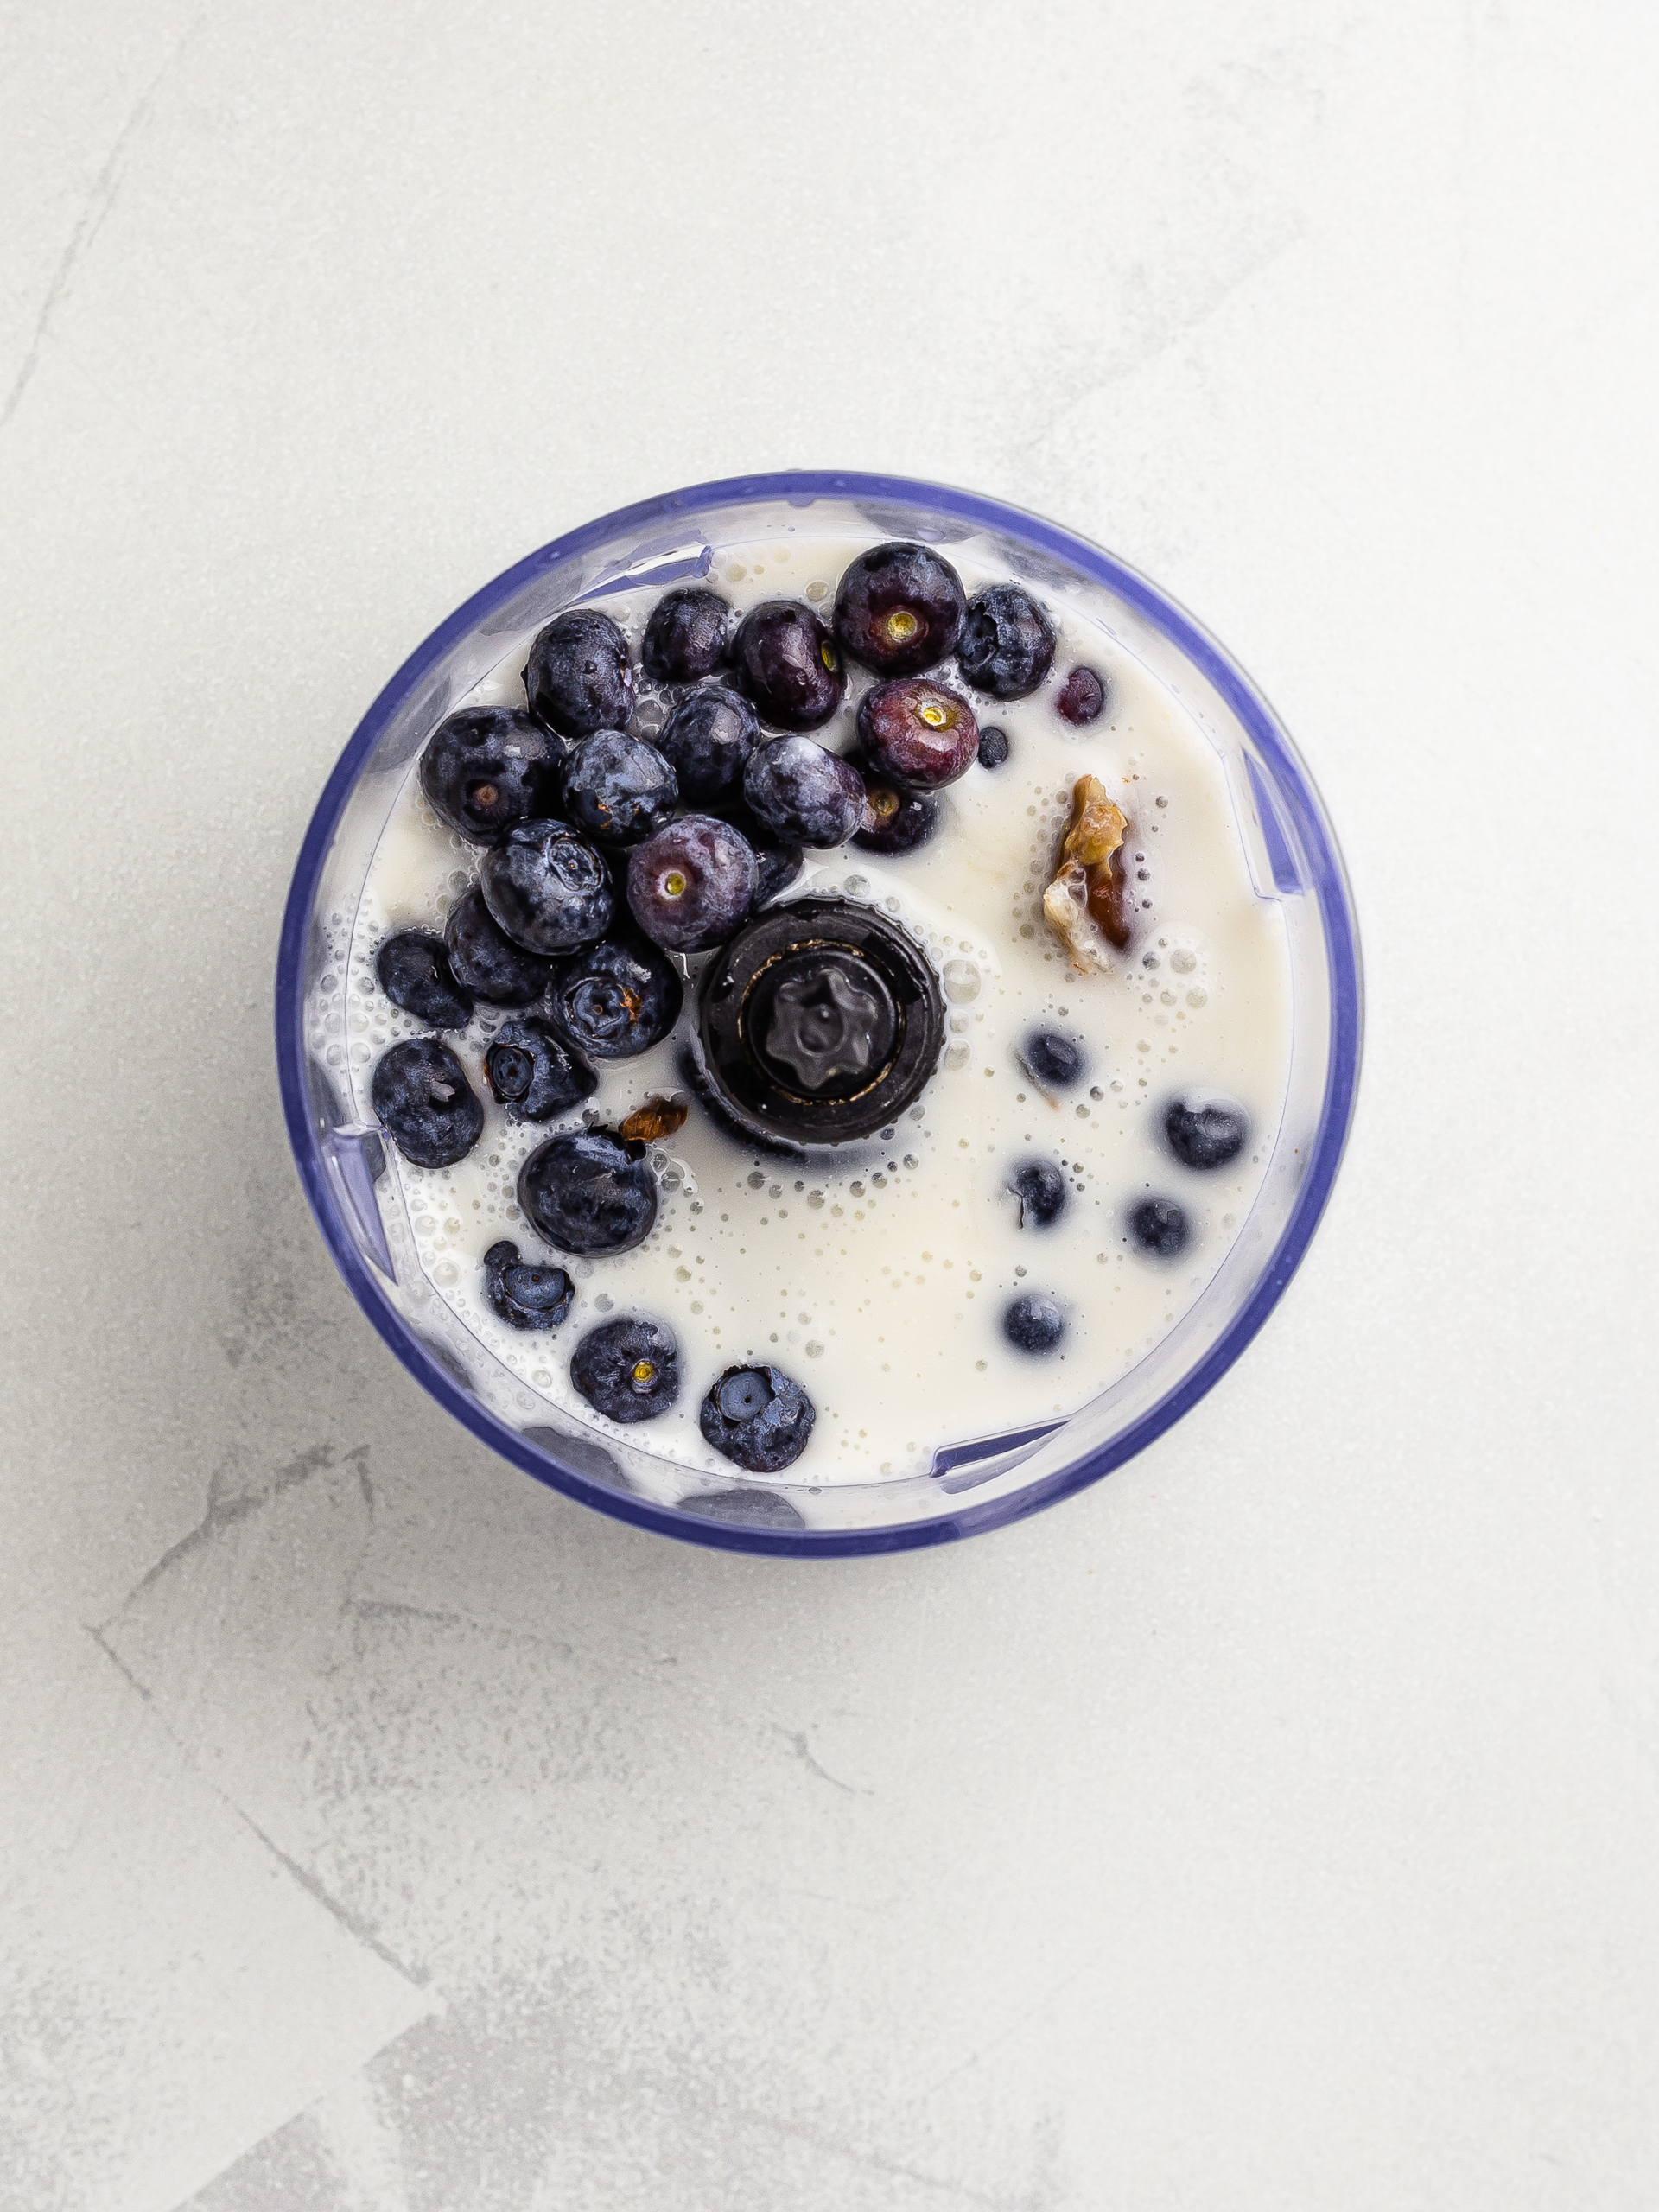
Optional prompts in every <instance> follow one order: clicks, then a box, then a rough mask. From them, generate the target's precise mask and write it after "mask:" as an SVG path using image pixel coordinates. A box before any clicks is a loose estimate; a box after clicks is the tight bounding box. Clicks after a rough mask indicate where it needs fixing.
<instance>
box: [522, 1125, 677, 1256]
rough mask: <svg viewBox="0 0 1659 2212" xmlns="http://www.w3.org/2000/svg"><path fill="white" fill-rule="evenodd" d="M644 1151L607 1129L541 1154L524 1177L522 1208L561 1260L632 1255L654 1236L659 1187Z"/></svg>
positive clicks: (551, 1145)
mask: <svg viewBox="0 0 1659 2212" xmlns="http://www.w3.org/2000/svg"><path fill="white" fill-rule="evenodd" d="M518 1204H519V1205H520V1206H521V1207H522V1208H523V1209H524V1218H525V1220H526V1221H527V1222H529V1224H530V1225H531V1228H532V1229H533V1230H535V1231H536V1233H537V1236H541V1237H543V1238H544V1239H545V1241H546V1242H547V1243H550V1245H552V1247H553V1249H555V1251H557V1252H574V1253H576V1254H578V1255H584V1256H591V1255H600V1254H602V1253H608V1252H627V1251H631V1250H632V1248H633V1247H634V1246H635V1245H636V1244H639V1243H643V1242H644V1240H645V1238H646V1237H647V1236H649V1235H650V1234H651V1228H652V1223H653V1222H654V1221H655V1220H656V1218H657V1185H656V1182H655V1180H654V1179H653V1178H652V1172H651V1170H650V1168H649V1167H648V1166H646V1164H645V1147H644V1145H640V1144H633V1145H629V1144H624V1143H623V1142H622V1141H621V1139H620V1137H615V1136H613V1135H611V1133H610V1131H609V1130H608V1129H575V1130H572V1131H570V1132H569V1133H568V1134H567V1135H563V1136H556V1137H549V1139H548V1140H547V1141H546V1143H545V1144H539V1145H537V1147H536V1149H535V1151H534V1152H532V1153H531V1155H530V1157H529V1159H528V1160H525V1162H524V1166H522V1167H521V1168H520V1169H519V1171H518Z"/></svg>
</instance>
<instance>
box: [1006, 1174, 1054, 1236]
mask: <svg viewBox="0 0 1659 2212" xmlns="http://www.w3.org/2000/svg"><path fill="white" fill-rule="evenodd" d="M1008 1188H1009V1189H1010V1190H1011V1191H1012V1192H1014V1197H1015V1198H1018V1199H1019V1201H1020V1227H1021V1229H1046V1228H1047V1227H1048V1225H1049V1224H1050V1222H1052V1221H1058V1219H1059V1217H1060V1216H1061V1214H1062V1213H1064V1212H1065V1176H1064V1175H1063V1174H1062V1173H1060V1171H1059V1169H1058V1167H1057V1166H1055V1165H1054V1163H1053V1161H1052V1160H1027V1162H1026V1163H1025V1165H1024V1166H1023V1167H1019V1168H1016V1169H1015V1171H1014V1174H1013V1176H1012V1177H1011V1178H1010V1179H1009V1183H1008Z"/></svg>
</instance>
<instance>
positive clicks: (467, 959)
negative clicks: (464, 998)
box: [443, 884, 553, 1006]
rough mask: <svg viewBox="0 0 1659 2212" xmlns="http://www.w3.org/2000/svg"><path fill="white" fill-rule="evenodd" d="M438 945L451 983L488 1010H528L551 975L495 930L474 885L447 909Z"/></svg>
mask: <svg viewBox="0 0 1659 2212" xmlns="http://www.w3.org/2000/svg"><path fill="white" fill-rule="evenodd" d="M443 944H444V950H445V951H446V952H448V955H449V965H450V967H451V968H452V969H454V975H455V978H456V981H457V982H460V983H461V986H462V987H463V988H465V989H467V990H469V991H471V992H473V993H474V995H476V996H477V997H479V998H480V999H488V1000H489V1001H490V1003H491V1004H492V1006H530V1005H531V1004H532V1003H533V1002H534V1001H536V1000H537V999H538V998H540V996H541V995H542V993H543V991H544V990H545V989H546V988H547V986H548V982H549V979H550V976H551V975H552V972H553V971H552V969H551V968H550V966H549V964H548V963H547V962H546V961H545V960H538V959H537V958H536V957H535V955H534V954H533V953H529V952H526V951H525V950H524V947H523V946H522V945H519V944H514V943H513V941H512V938H510V937H509V936H508V935H507V934H506V932H505V931H504V930H501V929H499V928H498V927H497V925H496V924H495V921H494V919H493V917H492V915H491V913H490V910H489V908H488V907H487V906H486V905H485V904H484V893H482V892H481V891H480V889H479V887H478V886H477V884H474V886H473V887H472V889H471V890H470V891H464V892H462V893H461V897H460V898H459V899H456V901H455V903H454V906H452V907H451V908H450V909H449V918H448V921H447V922H445V924H444V925H443Z"/></svg>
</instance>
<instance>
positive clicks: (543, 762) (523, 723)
mask: <svg viewBox="0 0 1659 2212" xmlns="http://www.w3.org/2000/svg"><path fill="white" fill-rule="evenodd" d="M563 758H564V747H563V742H562V741H560V740H559V739H558V738H556V737H554V736H552V735H550V734H549V732H548V731H546V730H545V729H543V728H542V725H541V724H540V723H539V722H537V721H531V718H530V716H529V715H521V714H518V713H516V712H515V711H514V710H513V709H512V708H511V707H467V708H465V709H463V710H462V711H461V713H460V714H458V715H450V717H449V719H448V721H444V722H440V723H439V725H438V727H437V728H436V729H435V731H434V732H433V734H432V735H431V737H430V738H429V740H428V741H427V747H426V750H425V752H424V753H422V755H421V789H422V790H423V791H424V792H425V793H426V800H427V804H428V805H429V807H430V808H431V809H432V811H433V812H434V813H435V815H436V816H437V817H438V819H439V821H440V822H442V823H444V824H445V825H446V826H447V827H448V828H449V829H454V830H456V831H458V832H459V833H460V835H461V836H463V837H466V838H468V839H470V840H471V842H473V843H474V844H475V845H493V843H494V842H495V841H496V839H497V838H498V837H499V836H503V835H505V832H506V831H507V830H509V829H512V826H513V824H514V823H516V822H529V821H531V820H532V819H533V818H534V817H536V816H537V815H538V814H549V813H550V812H551V811H552V810H553V808H554V806H555V805H556V804H557V800H558V768H559V763H560V761H561V760H563Z"/></svg>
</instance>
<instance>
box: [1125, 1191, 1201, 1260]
mask: <svg viewBox="0 0 1659 2212" xmlns="http://www.w3.org/2000/svg"><path fill="white" fill-rule="evenodd" d="M1129 1234H1130V1236H1133V1237H1134V1239H1135V1243H1137V1244H1138V1245H1139V1246H1140V1247H1141V1250H1142V1251H1143V1252H1154V1253H1156V1255H1157V1256H1158V1257H1159V1258H1160V1260H1173V1258H1174V1257H1175V1256H1176V1255H1177V1254H1178V1253H1179V1252H1184V1251H1185V1249H1186V1240H1187V1236H1188V1235H1189V1231H1188V1229H1187V1224H1186V1212H1185V1208H1184V1207H1181V1206H1178V1205H1176V1203H1175V1201H1174V1199H1173V1198H1142V1199H1141V1203H1140V1205H1137V1206H1135V1208H1134V1209H1133V1210H1132V1211H1131V1212H1130V1215H1129Z"/></svg>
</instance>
